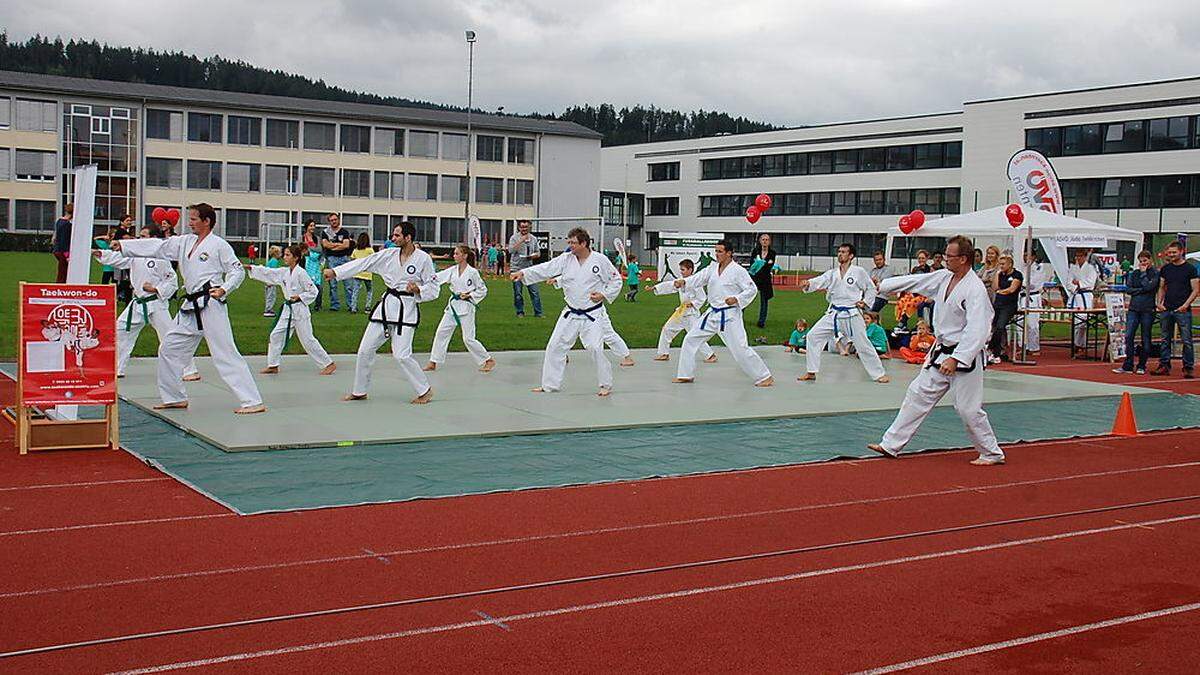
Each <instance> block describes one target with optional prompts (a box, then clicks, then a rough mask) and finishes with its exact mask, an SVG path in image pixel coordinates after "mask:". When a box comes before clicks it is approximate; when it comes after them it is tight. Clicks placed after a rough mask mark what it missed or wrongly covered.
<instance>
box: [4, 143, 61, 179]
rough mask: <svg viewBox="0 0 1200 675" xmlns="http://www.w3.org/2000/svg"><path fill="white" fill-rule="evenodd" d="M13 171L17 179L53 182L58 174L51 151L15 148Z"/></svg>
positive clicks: (56, 163) (56, 164)
mask: <svg viewBox="0 0 1200 675" xmlns="http://www.w3.org/2000/svg"><path fill="white" fill-rule="evenodd" d="M15 155H16V162H15V166H14V169H15V171H14V173H16V174H17V180H28V181H41V182H48V183H52V182H54V179H55V177H56V176H57V174H58V162H56V161H55V155H54V153H53V152H43V151H41V150H17V151H16V153H15Z"/></svg>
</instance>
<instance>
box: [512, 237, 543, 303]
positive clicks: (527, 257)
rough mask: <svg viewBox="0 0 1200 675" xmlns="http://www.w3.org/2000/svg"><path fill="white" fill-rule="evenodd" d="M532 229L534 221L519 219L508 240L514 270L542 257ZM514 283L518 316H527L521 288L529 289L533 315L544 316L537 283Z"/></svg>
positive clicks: (516, 270)
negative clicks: (514, 232)
mask: <svg viewBox="0 0 1200 675" xmlns="http://www.w3.org/2000/svg"><path fill="white" fill-rule="evenodd" d="M532 229H533V223H532V222H530V221H528V220H518V221H517V232H516V234H514V235H513V236H512V238H511V239H509V240H508V252H509V255H510V257H509V262H510V265H511V267H512V271H513V272H520V271H523V270H525V269H527V268H529V267H530V266H532V265H534V264H536V263H537V261H538V259H539V258H541V257H542V254H541V252H540V250H539V248H538V242H537V239H535V238H534V236H533V234H531V233H530V230H532ZM512 285H513V308H515V309H516V310H517V318H523V317H524V316H525V295H524V293H523V292H522V290H521V289H523V288H525V289H529V300H530V302H532V303H533V315H534V316H535V317H537V318H539V319H540V318H542V296H541V295H540V293H539V292H538V289H537V285H529V286H526V285H525V284H524V283H523V282H520V281H514V282H512Z"/></svg>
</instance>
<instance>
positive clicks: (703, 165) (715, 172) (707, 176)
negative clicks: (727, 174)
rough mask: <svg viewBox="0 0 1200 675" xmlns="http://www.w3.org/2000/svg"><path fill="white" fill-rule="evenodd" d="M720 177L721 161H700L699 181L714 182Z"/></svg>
mask: <svg viewBox="0 0 1200 675" xmlns="http://www.w3.org/2000/svg"><path fill="white" fill-rule="evenodd" d="M720 177H721V160H719V159H705V160H701V161H700V180H716V179H718V178H720Z"/></svg>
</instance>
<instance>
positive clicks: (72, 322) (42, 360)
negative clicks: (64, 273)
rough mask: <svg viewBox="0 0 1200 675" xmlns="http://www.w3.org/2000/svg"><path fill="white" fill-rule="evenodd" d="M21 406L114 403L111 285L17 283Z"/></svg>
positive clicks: (114, 304)
mask: <svg viewBox="0 0 1200 675" xmlns="http://www.w3.org/2000/svg"><path fill="white" fill-rule="evenodd" d="M20 303H21V311H20V314H21V325H20V327H19V330H20V345H19V349H20V355H19V356H20V360H21V363H20V370H21V373H20V378H21V392H20V396H21V404H22V405H26V406H56V405H71V404H76V403H84V404H101V403H107V404H113V403H116V402H117V385H116V382H117V291H116V286H113V285H112V284H104V285H87V284H21V298H20Z"/></svg>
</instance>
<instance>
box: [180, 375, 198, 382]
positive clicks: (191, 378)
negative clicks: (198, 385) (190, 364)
mask: <svg viewBox="0 0 1200 675" xmlns="http://www.w3.org/2000/svg"><path fill="white" fill-rule="evenodd" d="M183 381H184V382H199V381H200V373H190V374H188V375H184V376H183Z"/></svg>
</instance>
